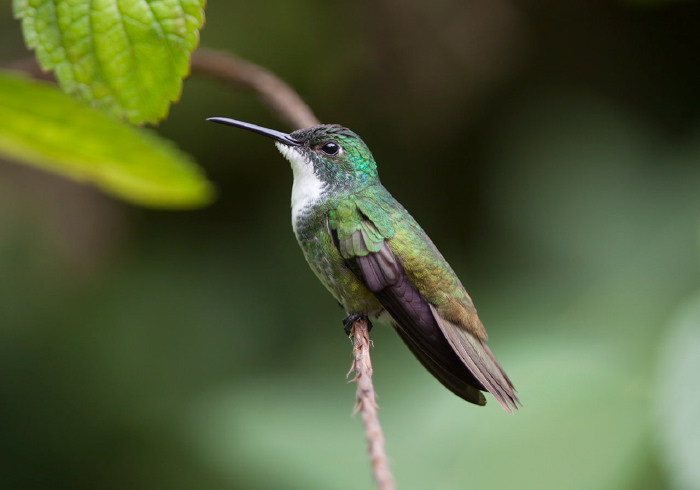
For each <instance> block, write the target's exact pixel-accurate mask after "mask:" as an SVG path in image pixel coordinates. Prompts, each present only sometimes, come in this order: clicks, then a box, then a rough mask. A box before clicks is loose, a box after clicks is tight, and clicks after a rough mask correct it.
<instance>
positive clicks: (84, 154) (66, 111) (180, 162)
mask: <svg viewBox="0 0 700 490" xmlns="http://www.w3.org/2000/svg"><path fill="white" fill-rule="evenodd" d="M0 114H2V117H1V118H0V156H5V157H8V158H10V159H13V160H16V161H18V162H22V163H25V164H27V165H33V166H35V167H39V168H42V169H44V170H48V171H51V172H54V173H57V174H60V175H63V176H65V177H69V178H71V179H74V180H78V181H89V182H92V183H94V184H95V185H97V186H98V187H100V188H101V189H103V190H104V191H106V192H108V193H110V194H113V195H115V196H118V197H120V198H122V199H124V200H126V201H129V202H132V203H134V204H139V205H143V206H150V207H159V208H192V207H199V206H202V205H205V204H208V203H209V202H211V200H212V195H213V192H212V188H211V185H210V184H209V182H208V181H207V180H206V179H205V178H204V176H203V175H202V174H201V172H200V170H199V168H198V167H197V166H196V165H195V164H194V163H193V162H192V160H191V159H190V158H189V157H188V156H187V155H186V154H184V153H182V152H180V151H179V150H177V149H176V148H175V147H174V146H173V145H172V144H171V143H170V142H169V141H167V140H163V139H161V138H159V137H158V136H157V135H155V134H154V133H152V132H150V131H148V130H144V129H138V128H134V127H132V126H129V125H127V124H125V123H121V122H118V121H114V120H112V119H109V118H107V117H105V116H104V115H102V114H100V113H98V112H95V111H93V110H91V109H90V108H88V107H85V106H84V105H82V104H81V103H79V102H77V101H75V100H73V99H72V98H70V97H68V96H67V95H65V94H63V93H62V92H61V91H60V90H58V89H57V88H55V87H54V86H52V85H50V84H46V83H40V82H36V81H30V80H25V79H22V78H19V77H14V76H11V75H9V73H8V72H2V71H0Z"/></svg>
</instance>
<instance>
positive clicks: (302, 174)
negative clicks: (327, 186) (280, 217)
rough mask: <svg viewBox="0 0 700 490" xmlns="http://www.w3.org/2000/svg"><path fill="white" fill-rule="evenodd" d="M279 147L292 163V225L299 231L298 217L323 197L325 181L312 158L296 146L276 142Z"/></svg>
mask: <svg viewBox="0 0 700 490" xmlns="http://www.w3.org/2000/svg"><path fill="white" fill-rule="evenodd" d="M275 145H276V146H277V149H278V150H279V151H280V153H282V155H284V157H285V158H286V159H287V160H289V162H290V163H291V164H292V172H293V174H294V184H293V185H292V227H293V228H294V232H295V233H296V231H297V218H298V217H299V216H301V214H302V213H303V212H304V210H306V209H307V208H308V207H309V206H311V205H312V204H314V203H315V202H316V201H318V200H319V199H320V198H321V194H322V192H323V182H322V181H321V179H319V178H318V177H317V176H316V174H315V173H314V165H313V163H312V162H311V160H309V159H307V158H304V156H303V155H302V154H301V153H299V152H298V151H297V150H296V149H295V148H294V147H292V146H287V145H285V144H282V143H275Z"/></svg>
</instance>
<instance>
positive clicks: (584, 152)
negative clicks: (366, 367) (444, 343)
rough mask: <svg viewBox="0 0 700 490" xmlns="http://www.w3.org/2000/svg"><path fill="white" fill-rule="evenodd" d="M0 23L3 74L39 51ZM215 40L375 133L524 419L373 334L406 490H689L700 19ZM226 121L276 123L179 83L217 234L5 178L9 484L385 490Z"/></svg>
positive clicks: (358, 25)
mask: <svg viewBox="0 0 700 490" xmlns="http://www.w3.org/2000/svg"><path fill="white" fill-rule="evenodd" d="M0 5H1V6H2V9H0V62H9V61H12V60H15V59H21V58H23V57H26V56H28V55H29V54H28V53H27V52H26V51H25V50H24V48H23V46H22V40H21V34H20V29H19V25H18V22H16V21H14V20H12V19H11V15H10V11H11V9H10V1H9V0H2V1H0ZM207 18H208V23H207V26H206V28H205V30H204V31H203V33H202V45H203V46H206V47H211V48H217V49H222V50H228V51H230V52H233V53H236V54H238V55H240V56H242V57H245V58H247V59H250V60H251V61H254V62H256V63H259V64H260V65H263V66H265V67H267V68H269V69H271V70H273V71H274V72H276V73H277V74H278V75H280V76H281V77H282V78H283V79H285V80H286V81H288V82H289V83H290V84H291V85H292V86H294V87H295V88H296V89H297V90H298V91H299V92H300V94H301V95H302V97H303V98H304V99H305V100H306V101H307V102H308V103H309V104H310V106H311V107H312V108H313V109H314V110H315V111H316V113H317V115H318V116H319V117H320V119H321V120H323V121H324V122H334V123H341V124H343V125H346V126H348V127H350V128H352V129H354V130H355V131H356V132H358V133H359V134H360V135H362V136H363V138H364V139H365V141H366V142H367V143H368V145H369V146H370V148H372V150H373V152H374V154H375V157H376V158H377V160H378V162H379V166H380V172H381V176H382V180H383V183H384V184H385V185H386V186H387V187H388V188H389V189H390V190H391V192H392V193H393V194H394V196H395V197H396V198H397V199H398V200H399V201H401V202H402V203H403V204H404V205H405V206H406V207H407V208H408V209H409V210H410V211H411V212H412V214H413V216H414V217H415V218H416V219H417V220H418V221H419V222H420V223H421V224H422V225H423V227H424V228H425V229H426V231H427V232H428V233H429V234H430V235H431V237H432V238H433V240H434V241H435V242H436V243H437V245H438V246H439V247H440V249H441V250H442V252H443V254H444V255H445V256H446V257H447V259H448V260H449V261H450V262H451V264H452V265H453V267H454V268H455V270H456V271H457V272H458V274H459V275H460V277H461V278H462V282H463V283H464V284H465V286H466V287H467V289H468V290H469V292H470V293H471V295H472V297H473V299H474V300H475V303H476V304H477V306H478V308H479V312H480V315H481V318H482V320H483V321H484V323H485V325H486V326H487V328H488V329H489V333H490V335H491V341H490V345H491V347H492V349H493V350H494V352H495V353H496V355H497V356H498V358H499V359H500V361H501V363H502V364H503V366H504V367H505V368H506V370H507V371H508V373H509V374H510V376H511V378H512V379H513V381H514V383H515V385H516V388H517V389H518V393H519V396H520V398H521V400H522V402H523V405H524V407H523V409H522V410H521V411H520V412H518V413H516V414H515V415H513V416H509V415H507V414H506V413H504V412H503V411H502V410H501V409H500V408H499V407H498V406H497V404H496V403H494V402H493V400H492V399H491V400H490V403H489V405H488V406H487V407H486V408H478V407H475V406H472V405H468V404H466V403H464V402H463V401H461V400H459V399H458V398H456V397H455V396H454V395H452V394H451V393H449V392H448V391H447V390H445V389H444V388H443V387H442V386H441V385H440V384H439V383H438V382H437V381H435V380H433V379H432V378H431V376H430V375H429V374H428V373H427V372H426V371H425V370H423V368H422V367H421V366H420V365H419V364H418V362H416V361H415V360H414V359H413V358H412V357H411V355H410V354H409V353H408V351H407V350H406V348H405V347H404V346H403V345H402V343H401V342H400V340H399V339H398V337H396V335H395V334H394V333H393V332H391V331H390V330H389V329H388V328H376V329H375V330H374V331H373V332H372V336H373V339H374V345H375V348H374V350H373V361H374V365H375V384H376V388H377V390H378V393H379V397H380V398H379V403H380V406H381V408H382V409H381V411H380V417H381V420H382V423H383V427H384V430H385V436H386V439H387V450H388V452H389V456H390V459H391V463H392V467H393V470H394V473H395V476H396V480H397V484H398V487H399V488H401V489H425V488H434V489H503V488H515V487H517V488H524V489H663V488H673V489H676V488H677V489H698V488H700V383H698V375H699V374H700V292H699V286H700V268H699V267H698V258H699V257H700V253H699V250H700V248H699V241H700V240H699V237H700V234H699V232H698V230H699V226H698V225H699V223H700V220H699V219H698V218H699V217H700V212H699V209H700V206H699V205H700V192H699V190H700V90H698V89H699V88H700V54H699V53H700V4H699V3H697V2H693V1H685V2H683V1H677V2H673V1H656V2H654V1H651V0H647V1H641V0H637V1H633V0H627V1H615V0H579V1H575V2H562V1H561V0H489V1H487V0H478V1H477V0H469V1H465V0H437V1H431V2H428V1H425V0H423V1H419V0H411V1H404V2H397V1H394V0H374V1H371V2H370V1H367V0H365V1H360V2H327V1H324V0H295V1H289V0H266V1H259V2H242V1H226V0H210V2H209V5H208V10H207ZM210 116H227V117H234V118H236V119H242V120H246V121H250V122H253V123H256V124H260V125H264V126H269V127H273V128H278V129H288V128H284V126H282V124H281V123H280V122H279V121H277V120H276V119H275V118H274V116H273V115H272V114H271V113H270V112H269V110H268V109H266V108H265V107H263V106H262V105H261V104H260V103H259V102H258V101H257V100H256V99H255V98H254V97H253V96H252V95H250V94H244V93H240V92H235V91H233V90H232V89H230V88H228V87H224V86H221V85H219V84H216V83H213V82H210V81H207V80H203V79H199V78H197V77H192V78H190V79H189V80H188V81H187V82H186V83H185V88H184V92H183V96H182V100H181V102H180V103H179V104H177V105H175V106H174V107H173V108H172V111H171V116H170V118H169V119H168V121H167V122H165V123H163V124H162V125H161V126H160V128H158V131H159V132H161V133H162V134H163V135H165V136H167V137H169V138H171V139H173V140H175V141H176V142H177V144H178V145H179V146H180V147H181V148H183V149H185V150H186V151H188V152H190V153H191V154H193V155H194V156H195V157H196V158H197V159H198V160H199V162H200V163H201V164H202V165H203V166H204V167H205V169H206V171H207V172H208V174H209V175H210V177H211V179H212V180H213V181H214V182H216V184H217V186H218V190H219V199H218V201H217V202H216V203H215V204H214V205H213V206H211V207H209V208H207V209H204V210H200V211H192V212H162V211H161V212H157V211H149V210H143V209H136V208H133V207H129V206H128V205H125V204H122V203H120V202H116V201H114V200H112V199H111V198H108V197H105V196H103V195H101V194H100V193H99V192H97V191H94V190H92V189H90V188H87V187H82V186H79V185H76V184H73V183H70V182H67V181H64V180H62V179H59V178H57V177H53V176H50V175H47V174H44V173H41V172H39V171H36V170H33V169H28V168H24V167H20V166H18V165H15V164H12V163H6V162H0V488H3V489H64V488H65V489H98V488H99V489H107V490H109V489H124V488H129V489H156V488H157V489H161V488H163V489H165V488H167V489H191V488H197V489H201V488H206V489H263V488H265V489H268V488H284V489H300V490H301V489H359V488H372V481H371V476H370V472H369V464H368V461H367V458H366V455H365V443H364V436H363V433H362V428H361V424H360V420H359V418H358V417H352V416H351V411H352V405H353V402H354V386H352V385H348V384H347V383H346V380H345V373H346V372H347V370H348V368H349V366H350V362H351V357H350V351H351V345H350V342H349V341H348V340H346V339H345V338H344V336H343V331H342V324H341V322H340V320H341V318H342V316H343V313H342V312H341V311H340V310H339V309H338V308H337V305H336V304H335V302H334V301H333V300H332V298H331V297H330V295H329V294H328V293H327V292H325V290H324V289H323V287H322V286H321V285H320V284H319V283H318V282H317V280H316V279H315V277H314V276H313V274H312V273H311V272H310V271H309V270H308V268H307V266H306V264H305V262H304V260H303V258H302V255H301V253H300V251H299V249H298V246H297V244H296V242H295V239H294V237H293V234H292V231H291V227H290V217H289V194H290V188H291V172H290V170H289V168H288V164H287V163H286V161H284V160H283V159H282V157H281V156H280V155H279V154H278V153H277V151H276V150H275V148H274V147H273V145H271V144H270V143H269V141H267V140H264V139H263V138H259V137H256V136H254V135H251V134H250V133H247V132H244V131H236V130H233V129H231V128H228V129H227V128H222V127H219V126H214V125H212V124H207V123H205V122H204V119H205V118H206V117H210ZM0 117H1V115H0ZM76 144H79V142H76Z"/></svg>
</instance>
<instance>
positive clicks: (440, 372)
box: [394, 325, 486, 406]
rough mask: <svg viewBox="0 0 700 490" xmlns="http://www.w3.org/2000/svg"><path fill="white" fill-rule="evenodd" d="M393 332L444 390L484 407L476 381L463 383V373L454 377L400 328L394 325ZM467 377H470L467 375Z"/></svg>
mask: <svg viewBox="0 0 700 490" xmlns="http://www.w3.org/2000/svg"><path fill="white" fill-rule="evenodd" d="M394 330H396V332H397V333H398V334H399V337H401V340H403V342H404V344H406V346H407V347H408V349H409V350H410V351H411V353H412V354H413V355H414V356H415V357H416V359H418V360H419V361H420V362H421V364H422V365H423V367H424V368H425V369H427V370H428V372H429V373H430V374H432V375H433V376H434V377H435V379H437V380H438V381H440V383H442V384H443V386H444V387H445V388H447V389H448V390H450V391H451V392H452V393H454V394H455V395H457V396H458V397H460V398H462V399H463V400H466V401H468V402H469V403H474V404H475V405H481V406H483V405H486V397H484V394H483V393H482V392H481V391H480V390H479V388H477V387H476V386H475V385H478V382H477V381H476V380H473V381H472V384H469V383H468V382H465V380H464V378H463V377H464V373H462V375H463V377H462V378H460V377H458V376H456V375H455V374H454V373H453V372H452V371H450V370H448V369H445V367H444V366H443V365H442V364H440V363H439V362H437V361H436V360H435V359H433V357H431V356H430V355H429V354H428V353H426V352H425V351H424V350H423V349H421V348H420V346H419V345H418V344H417V343H416V341H415V340H414V339H413V338H412V337H411V336H410V335H408V333H407V332H406V331H405V330H403V329H402V328H401V327H399V326H398V325H394ZM467 377H470V376H469V375H468V374H467Z"/></svg>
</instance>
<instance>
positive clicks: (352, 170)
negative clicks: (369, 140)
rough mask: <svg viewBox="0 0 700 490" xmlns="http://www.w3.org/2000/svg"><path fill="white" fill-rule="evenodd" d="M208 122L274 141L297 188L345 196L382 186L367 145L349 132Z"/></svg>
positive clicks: (333, 127)
mask: <svg viewBox="0 0 700 490" xmlns="http://www.w3.org/2000/svg"><path fill="white" fill-rule="evenodd" d="M207 121H212V122H217V123H220V124H227V125H229V126H234V127H237V128H243V129H247V130H249V131H252V132H254V133H258V134H262V135H263V136H267V137H268V138H272V139H273V140H275V144H276V145H277V148H278V149H279V151H280V152H281V153H282V155H284V156H285V158H287V160H289V161H290V162H291V164H292V171H293V172H294V181H295V186H296V185H297V183H298V184H299V185H300V186H304V187H315V188H317V189H318V190H319V191H322V192H323V193H325V192H332V193H342V192H343V191H351V190H357V189H358V188H362V187H365V186H366V185H371V184H375V183H378V182H379V176H378V175H377V164H376V163H375V161H374V157H373V156H372V153H371V152H370V151H369V148H367V145H365V143H364V141H362V139H361V138H360V137H359V136H358V135H357V134H355V133H354V132H352V131H350V130H349V129H347V128H344V127H342V126H339V125H337V124H332V125H331V124H322V125H319V126H312V127H310V128H306V129H299V130H297V131H294V132H293V133H290V134H286V133H281V132H279V131H275V130H273V129H267V128H263V127H260V126H256V125H254V124H249V123H245V122H242V121H236V120H234V119H227V118H223V117H212V118H209V119H207Z"/></svg>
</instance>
